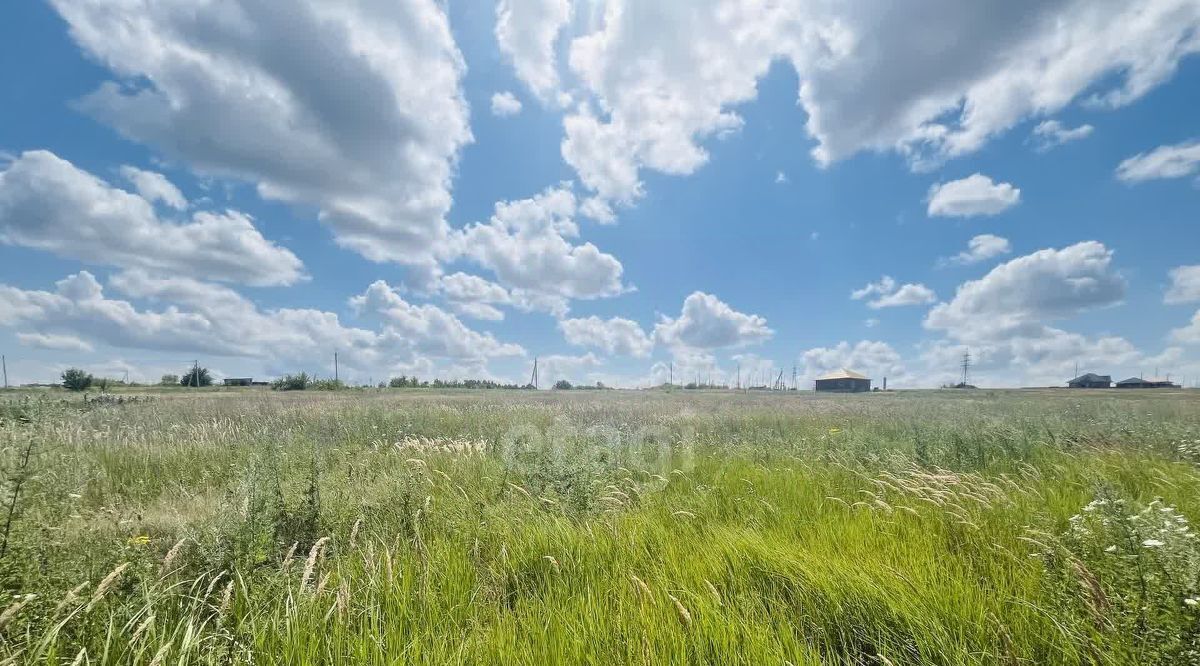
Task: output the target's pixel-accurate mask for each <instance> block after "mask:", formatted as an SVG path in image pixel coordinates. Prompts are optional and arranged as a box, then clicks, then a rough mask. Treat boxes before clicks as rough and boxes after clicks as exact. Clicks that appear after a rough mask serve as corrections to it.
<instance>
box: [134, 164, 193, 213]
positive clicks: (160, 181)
mask: <svg viewBox="0 0 1200 666" xmlns="http://www.w3.org/2000/svg"><path fill="white" fill-rule="evenodd" d="M121 177H122V178H124V179H125V180H127V181H129V183H130V184H131V185H133V187H134V189H136V190H137V193H138V194H140V195H142V198H143V199H145V200H146V201H149V202H150V203H154V202H157V201H161V202H162V203H163V204H164V205H166V206H170V207H171V208H174V209H175V210H185V209H187V206H188V202H187V199H186V198H184V196H183V192H180V191H179V188H178V187H175V184H174V183H172V182H171V181H169V180H167V177H166V176H164V175H162V174H161V173H158V172H157V171H146V170H145V169H139V168H137V167H135V166H130V165H128V164H126V165H124V166H122V167H121Z"/></svg>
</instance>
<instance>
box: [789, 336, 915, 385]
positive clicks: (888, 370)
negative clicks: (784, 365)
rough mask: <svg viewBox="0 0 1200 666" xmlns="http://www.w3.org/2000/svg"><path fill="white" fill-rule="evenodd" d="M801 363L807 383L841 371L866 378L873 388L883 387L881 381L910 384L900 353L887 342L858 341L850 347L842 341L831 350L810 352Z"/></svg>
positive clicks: (819, 348) (830, 348) (823, 349)
mask: <svg viewBox="0 0 1200 666" xmlns="http://www.w3.org/2000/svg"><path fill="white" fill-rule="evenodd" d="M800 359H801V363H802V367H803V372H802V375H801V376H802V377H804V379H806V380H807V381H812V380H814V379H816V378H817V377H819V376H821V375H823V374H825V373H827V372H832V371H834V370H839V369H841V368H848V369H850V370H854V371H855V372H859V373H862V374H865V375H866V376H868V377H870V378H872V379H873V380H874V381H875V385H876V386H882V385H883V378H884V377H887V378H888V381H889V386H895V385H904V384H905V383H906V382H907V381H909V380H910V375H909V373H908V369H907V368H906V367H905V365H904V360H903V359H902V358H901V356H900V354H899V352H897V351H896V350H895V349H893V348H892V346H891V345H889V344H887V343H886V342H879V341H872V340H860V341H859V342H857V343H856V344H853V345H851V344H850V343H848V342H846V341H844V340H843V341H842V342H839V343H837V344H836V345H834V346H833V347H816V348H813V349H809V350H807V351H805V352H804V353H803V354H801V355H800ZM810 388H811V387H810Z"/></svg>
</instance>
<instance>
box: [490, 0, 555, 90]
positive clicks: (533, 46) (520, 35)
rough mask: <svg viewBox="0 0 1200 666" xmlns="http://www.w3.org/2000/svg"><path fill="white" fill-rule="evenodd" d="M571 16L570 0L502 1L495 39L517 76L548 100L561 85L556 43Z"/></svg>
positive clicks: (498, 13)
mask: <svg viewBox="0 0 1200 666" xmlns="http://www.w3.org/2000/svg"><path fill="white" fill-rule="evenodd" d="M570 18H571V2H570V0H500V2H499V3H497V5H496V41H497V43H498V44H499V46H500V52H501V53H503V54H504V55H505V57H507V58H508V60H509V61H510V62H511V63H512V65H513V69H514V70H516V73H517V77H518V78H520V79H521V80H522V81H524V82H525V85H527V86H529V89H530V90H532V91H533V92H534V94H536V95H538V96H539V97H541V98H543V99H547V98H548V97H549V96H550V94H551V93H552V92H553V91H554V90H555V88H557V86H558V64H557V61H556V58H555V48H554V46H555V42H556V41H557V40H558V35H559V32H561V30H562V28H563V26H565V25H566V23H567V21H568V20H569V19H570Z"/></svg>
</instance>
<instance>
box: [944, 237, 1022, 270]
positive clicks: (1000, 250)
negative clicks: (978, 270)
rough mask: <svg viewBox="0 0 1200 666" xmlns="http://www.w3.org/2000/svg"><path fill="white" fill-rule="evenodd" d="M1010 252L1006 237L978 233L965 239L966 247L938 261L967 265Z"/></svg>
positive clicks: (1010, 246)
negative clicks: (969, 238)
mask: <svg viewBox="0 0 1200 666" xmlns="http://www.w3.org/2000/svg"><path fill="white" fill-rule="evenodd" d="M1010 252H1012V245H1011V244H1010V243H1009V242H1008V239H1007V238H1002V237H1000V236H996V235H994V234H979V235H978V236H975V237H973V238H971V240H969V241H967V249H965V250H963V251H962V252H959V253H958V254H956V255H954V256H953V257H950V258H949V259H943V260H942V261H941V262H940V263H942V264H958V265H960V266H969V265H971V264H977V263H979V262H981V261H987V260H988V259H991V258H993V257H998V256H1000V255H1002V254H1008V253H1010Z"/></svg>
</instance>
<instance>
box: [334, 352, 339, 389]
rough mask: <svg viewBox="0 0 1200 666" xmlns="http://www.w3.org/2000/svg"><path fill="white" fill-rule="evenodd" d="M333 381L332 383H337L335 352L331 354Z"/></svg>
mask: <svg viewBox="0 0 1200 666" xmlns="http://www.w3.org/2000/svg"><path fill="white" fill-rule="evenodd" d="M333 381H334V383H337V381H338V365H337V352H333Z"/></svg>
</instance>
